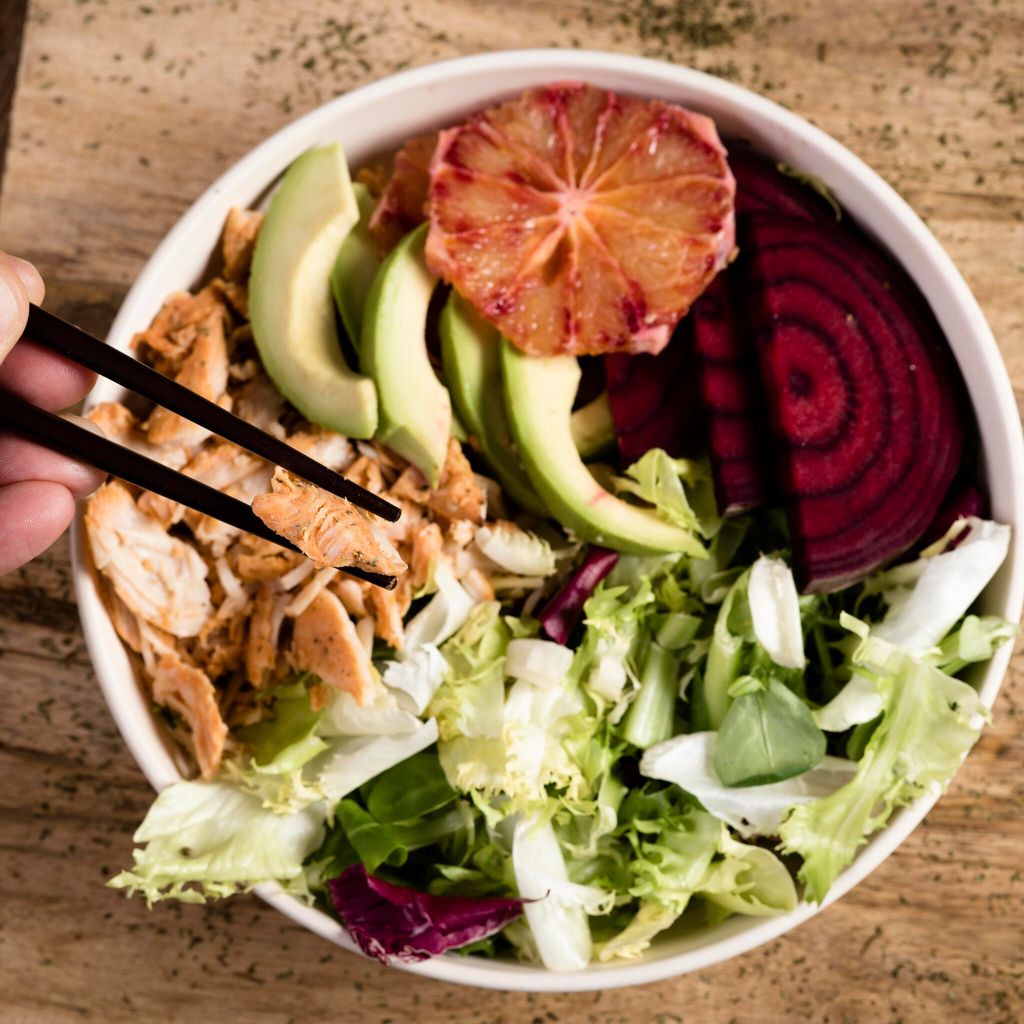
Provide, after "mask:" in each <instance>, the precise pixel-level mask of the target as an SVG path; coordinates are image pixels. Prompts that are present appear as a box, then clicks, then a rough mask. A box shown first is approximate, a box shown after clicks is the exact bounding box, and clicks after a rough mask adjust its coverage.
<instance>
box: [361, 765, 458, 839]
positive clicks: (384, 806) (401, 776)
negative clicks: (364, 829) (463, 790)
mask: <svg viewBox="0 0 1024 1024" xmlns="http://www.w3.org/2000/svg"><path fill="white" fill-rule="evenodd" d="M457 796H458V794H457V793H456V792H455V790H454V789H452V787H451V786H449V785H448V780H447V779H446V778H445V774H444V770H443V769H442V768H441V762H440V761H438V759H437V754H436V753H434V752H433V751H424V752H423V753H420V754H413V756H412V757H409V758H406V759H405V760H404V761H400V762H399V763H398V764H396V765H395V766H394V767H393V768H389V769H388V770H387V771H386V772H382V773H381V774H380V775H378V776H377V778H376V780H375V781H374V782H373V784H372V786H371V788H370V789H369V790H368V792H367V793H366V808H367V810H368V811H369V812H370V814H372V815H373V817H374V818H376V819H377V821H383V822H388V823H391V822H396V821H412V820H413V819H414V818H422V817H423V815H425V814H430V812H431V811H436V810H439V809H440V808H441V807H446V806H447V805H448V804H450V803H451V802H452V801H453V800H454V799H455V798H456V797H457Z"/></svg>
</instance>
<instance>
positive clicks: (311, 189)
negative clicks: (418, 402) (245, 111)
mask: <svg viewBox="0 0 1024 1024" xmlns="http://www.w3.org/2000/svg"><path fill="white" fill-rule="evenodd" d="M358 217H359V210H358V207H357V204H356V197H355V194H354V193H353V191H352V183H351V181H350V180H349V176H348V164H347V163H346V161H345V154H344V152H343V151H342V148H341V146H340V145H337V144H335V145H331V146H324V147H322V148H320V149H311V150H308V151H307V152H306V153H303V154H302V156H300V157H299V158H298V159H297V160H296V161H295V162H294V163H293V164H292V165H291V167H289V168H288V170H287V171H286V172H285V175H284V179H283V180H282V182H281V187H280V188H279V189H278V190H277V192H276V193H275V195H274V197H273V198H272V199H271V201H270V207H269V209H268V210H267V216H266V219H265V220H264V222H263V227H262V228H261V229H260V233H259V235H258V236H257V239H256V250H255V252H254V253H253V258H252V277H251V279H250V282H249V315H250V319H251V320H252V333H253V338H254V339H255V341H256V348H257V350H258V351H259V354H260V358H261V359H262V360H263V365H264V367H265V368H266V371H267V373H268V374H269V376H270V379H271V380H272V381H273V382H274V384H276V385H277V388H278V390H279V391H280V392H281V394H283V395H284V396H285V398H287V399H288V401H289V402H291V403H292V405H294V406H295V408H296V409H298V410H299V412H301V413H302V415H303V416H305V417H306V419H308V420H310V421H311V422H313V423H318V424H320V425H321V426H323V427H327V428H328V429H330V430H336V431H338V432H339V433H342V434H347V435H348V436H350V437H372V436H373V432H374V430H375V429H376V427H377V392H376V389H375V388H374V386H373V381H372V380H370V378H369V377H364V376H361V375H360V374H358V373H356V372H355V371H353V370H352V369H351V368H350V367H349V365H348V364H347V363H346V362H345V358H344V356H343V355H342V352H341V347H340V346H339V344H338V332H337V328H336V326H335V313H334V302H333V300H332V298H331V268H332V267H333V266H334V261H335V259H336V257H337V255H338V250H339V248H340V247H341V244H342V242H343V241H344V240H345V237H346V236H347V235H348V233H349V231H350V230H351V229H352V226H353V225H354V224H355V223H356V221H357V220H358Z"/></svg>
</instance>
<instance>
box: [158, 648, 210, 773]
mask: <svg viewBox="0 0 1024 1024" xmlns="http://www.w3.org/2000/svg"><path fill="white" fill-rule="evenodd" d="M153 700H155V701H156V702H157V704H162V705H164V706H166V707H169V708H170V709H171V710H172V711H174V712H175V713H176V714H178V715H180V716H181V717H182V718H183V719H184V720H185V722H186V723H187V724H188V727H189V731H190V733H191V736H192V743H193V747H194V749H195V754H196V761H197V763H198V764H199V772H200V774H201V775H202V776H203V778H204V779H211V778H213V776H214V775H216V774H217V769H218V768H219V767H220V761H221V757H222V756H223V754H224V742H225V740H226V739H227V735H228V727H227V726H226V725H225V724H224V720H223V719H222V718H221V715H220V709H219V707H218V706H217V691H216V690H214V688H213V683H211V682H210V679H209V677H208V676H207V675H206V673H205V672H203V671H202V669H199V668H196V667H195V666H194V665H188V664H186V663H185V662H184V661H182V660H181V658H179V657H177V656H176V655H174V654H165V655H164V656H163V657H162V658H161V659H160V661H159V662H158V664H157V666H156V672H155V673H154V674H153Z"/></svg>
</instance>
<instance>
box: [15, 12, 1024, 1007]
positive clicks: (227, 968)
mask: <svg viewBox="0 0 1024 1024" xmlns="http://www.w3.org/2000/svg"><path fill="white" fill-rule="evenodd" d="M6 3H10V0H0V7H5V4H6ZM16 42H17V40H16V39H13V38H11V37H10V33H7V34H5V36H4V37H3V38H0V48H2V49H3V50H4V52H5V53H8V52H9V50H8V48H9V47H13V46H15V45H16ZM549 45H557V46H569V47H571V46H586V47H592V48H604V49H610V50H620V51H624V52H630V53H639V54H646V55H649V56H655V57H661V58H664V59H668V60H671V61H675V62H677V63H679V64H688V65H692V66H696V67H699V68H702V69H705V70H709V71H711V72H713V73H715V74H719V75H722V76H724V77H727V78H729V79H731V80H733V81H736V82H738V83H740V84H742V85H745V86H749V87H751V88H753V89H756V90H759V91H760V92H763V93H764V94H766V95H767V96H770V97H772V98H774V99H776V100H778V101H780V102H781V103H784V104H785V105H787V106H788V107H790V108H792V109H793V110H795V111H797V112H798V113H800V114H802V115H803V116H805V117H808V118H810V119H811V120H812V121H814V122H815V123H816V124H818V125H820V126H821V127H822V128H824V129H825V130H826V131H828V132H830V133H832V134H833V135H834V136H836V137H837V138H838V139H840V140H841V141H842V142H844V143H846V144H847V145H848V146H850V147H851V148H852V149H853V150H855V151H856V152H857V153H859V154H860V155H861V156H862V157H864V158H865V159H866V160H867V161H868V162H869V163H870V164H872V165H873V166H874V167H875V168H877V169H878V170H879V171H880V172H881V173H882V174H883V175H884V176H885V177H886V178H887V179H888V180H889V181H890V182H892V183H893V184H894V185H895V186H896V187H897V188H898V189H899V190H900V191H901V192H902V193H903V195H905V196H906V197H907V199H908V200H909V201H910V202H911V204H912V205H913V206H914V207H915V208H916V209H917V210H918V211H919V212H920V214H921V215H922V216H923V217H924V218H925V219H926V220H927V221H928V223H929V224H930V226H931V228H932V230H933V231H934V232H935V233H936V234H937V235H938V237H939V239H940V240H941V241H942V242H943V244H944V245H945V246H946V247H947V248H948V250H949V252H950V253H951V255H952V256H953V258H954V260H955V261H956V262H957V264H958V265H959V266H960V268H961V269H962V271H963V273H964V274H965V276H966V278H967V280H968V282H969V283H970V285H971V287H972V288H973V289H974V291H975V294H976V295H977V296H978V298H979V299H980V301H981V304H982V306H983V307H984V309H985V312H986V314H987V315H988V317H989V320H990V322H991V324H992V327H993V328H994V330H995V332H996V335H997V337H998V339H999V342H1000V345H1001V348H1002V351H1003V354H1004V357H1005V359H1006V362H1007V365H1008V367H1009V369H1010V373H1011V376H1012V378H1013V381H1014V385H1015V387H1016V389H1017V394H1018V397H1019V396H1020V395H1021V394H1022V389H1024V302H1022V301H1021V296H1022V295H1024V159H1022V157H1021V155H1020V154H1021V153H1024V9H1022V6H1021V4H1020V2H1019V0H978V2H972V3H969V2H966V0H958V2H951V0H941V2H936V0H931V2H926V3H918V2H906V0H891V2H886V0H859V2H857V3H853V4H851V3H849V2H848V0H780V2H770V3H769V2H768V0H758V2H755V0H720V2H719V0H685V2H679V3H672V2H669V0H639V2H635V3H627V2H622V3H618V2H613V0H579V2H569V3H566V2H560V0H519V2H516V0H511V2H510V0H505V2H503V3H499V2H491V0H408V2H404V3H403V2H400V0H347V2H337V3H332V2H328V0H289V2H287V3H262V2H256V0H251V2H246V0H141V2H136V0H30V2H29V5H28V17H27V22H26V25H25V34H24V40H23V47H22V52H21V64H20V70H19V75H18V83H17V91H16V94H15V99H14V104H13V113H12V122H11V129H10V137H9V150H8V153H7V163H6V174H5V178H4V181H3V192H2V196H0V248H3V249H7V250H10V251H13V252H16V253H19V254H21V255H23V256H26V257H28V258H30V259H32V260H34V261H35V262H36V263H37V264H38V265H39V267H40V269H41V270H42V272H43V274H44V276H45V277H46V279H47V283H48V288H49V294H48V304H49V305H50V306H51V308H53V309H54V310H55V311H57V312H59V313H61V314H63V315H65V316H70V317H72V318H74V319H77V320H78V321H80V322H81V323H82V324H83V325H84V326H86V327H88V328H91V329H92V330H94V331H97V332H103V331H104V330H105V329H106V328H107V326H108V325H109V323H110V320H111V318H112V317H113V315H114V312H115V310H116V309H117V306H118V303H119V302H120V300H121V299H122V297H123V296H124V294H125V291H126V290H127V288H128V286H129V285H130V283H131V281H132V279H133V278H134V276H135V275H136V274H137V272H138V271H139V269H140V267H141V266H142V264H143V262H144V260H145V259H146V257H147V256H148V255H149V254H150V252H151V251H152V250H153V248H154V246H155V245H156V244H157V242H158V241H159V240H160V238H161V237H162V236H163V234H164V233H165V232H166V231H167V229H168V228H169V227H170V226H171V225H172V224H173V223H174V221H175V219H176V218H177V217H178V216H179V215H180V214H181V213H182V212H183V211H184V209H185V208H186V207H187V206H188V204H189V203H190V202H191V201H192V200H193V199H194V198H195V197H196V195H197V194H198V193H199V192H201V191H202V190H203V189H204V188H205V187H206V185H207V184H208V183H209V182H210V181H211V180H212V179H213V178H214V177H215V176H217V175H218V174H220V173H221V172H222V171H223V170H224V169H225V168H227V167H228V166H229V165H230V164H231V163H232V162H233V161H234V160H236V159H237V158H238V157H240V156H242V155H243V154H244V153H245V152H246V151H247V150H248V149H250V147H252V146H253V145H254V144H255V143H257V142H258V141H260V140H261V139H263V138H264V137H265V136H266V135H267V134H269V133H270V132H272V131H274V130H275V129H277V128H278V127H280V126H281V125H283V124H284V123H286V122H287V121H289V120H290V119H291V118H293V117H295V116H296V115H298V114H300V113H302V112H304V111H306V110H308V109H310V108H311V107H313V106H315V105H316V104H318V103H320V102H322V101H323V100H326V99H328V98H330V97H332V96H334V95H336V94H338V93H340V92H343V91H345V90H347V89H350V88H352V87H354V86H357V85H361V84H363V83H366V82H369V81H372V80H374V79H376V78H378V77H380V76H383V75H386V74H388V73H390V72H393V71H395V70H397V69H399V68H403V67H407V66H410V65H416V64H423V63H427V62H430V61H433V60H436V59H439V58H444V57H450V56H455V55H458V54H464V53H473V52H478V51H481V50H489V49H496V48H509V47H520V46H549ZM0 63H2V61H0ZM69 576H70V568H69V562H68V549H67V544H66V542H65V541H62V542H61V543H59V544H58V545H57V546H56V547H54V548H53V549H52V550H51V551H50V552H48V553H47V554H46V555H45V556H43V557H42V558H40V559H38V560H37V561H36V562H35V563H33V564H32V565H29V566H27V567H25V568H24V569H23V570H21V571H20V572H18V573H14V574H12V575H10V576H8V577H6V578H4V579H2V580H0V686H2V691H0V692H2V700H0V845H2V853H0V865H2V870H0V1021H2V1022H4V1024H8V1022H18V1024H22V1022H25V1024H28V1022H31V1024H37V1022H45V1024H64V1022H72V1021H75V1022H79V1021H82V1020H94V1021H101V1022H110V1024H114V1022H122V1021H125V1022H127V1021H132V1022H143V1024H149V1022H161V1024H162V1022H168V1021H174V1022H197V1024H198V1022H209V1021H217V1020H221V1019H231V1020H239V1021H245V1022H252V1024H286V1022H305V1021H316V1022H324V1021H345V1022H352V1024H364V1022H377V1024H388V1022H392V1021H395V1022H397V1021H401V1022H407V1021H408V1022H419V1021H423V1022H440V1021H460V1022H480V1024H513V1022H536V1024H542V1022H549V1021H550V1022H563V1024H566V1022H568V1024H584V1022H587V1024H589V1022H602V1024H605V1022H607V1024H612V1022H618V1021H622V1022H630V1024H633V1022H649V1024H682V1022H686V1024H699V1022H716V1024H717V1022H722V1024H732V1022H742V1024H748V1022H749V1024H755V1022H773V1024H774V1022H787V1021H816V1022H822V1024H824V1022H828V1024H850V1022H861V1021H870V1022H874V1021H885V1022H893V1024H895V1022H897V1021H902V1022H907V1024H910V1022H915V1024H918V1022H920V1024H924V1022H927V1024H931V1022H935V1024H939V1022H943V1024H945V1022H960V1021H973V1022H980V1024H988V1022H991V1024H996V1022H1005V1024H1011V1022H1018V1021H1022V1020H1024V956H1022V953H1024V939H1022V924H1024V916H1022V908H1024V867H1022V851H1024V809H1022V797H1024V782H1022V775H1024V733H1022V722H1024V719H1022V716H1021V703H1022V701H1024V659H1021V658H1020V657H1018V658H1017V659H1016V660H1015V663H1014V667H1013V669H1012V671H1011V673H1010V676H1009V678H1008V680H1007V683H1006V685H1005V687H1004V689H1003V693H1002V696H1001V697H1000V699H999V702H998V705H997V707H996V716H995V724H994V726H993V727H992V728H991V729H989V730H988V732H987V733H986V734H985V735H984V737H983V738H982V740H981V742H980V743H979V745H978V747H977V748H976V750H975V751H974V753H973V754H972V755H971V757H970V759H969V761H968V762H967V764H966V766H965V767H964V769H963V770H962V771H961V773H960V775H959V776H958V778H957V780H956V781H955V783H954V784H953V786H952V788H951V790H950V792H949V794H948V795H947V796H946V797H945V798H944V799H943V800H942V801H941V802H940V804H939V805H938V807H937V808H936V809H935V810H934V812H933V813H932V814H931V815H930V816H929V817H928V819H927V821H926V822H925V824H924V825H923V826H922V827H921V828H920V829H919V830H918V831H917V832H916V833H915V834H914V836H913V837H912V838H911V839H910V840H909V841H908V842H907V843H906V844H905V845H904V846H903V848H902V849H900V850H899V851H898V852H897V853H896V854H895V855H894V856H893V857H892V858H891V859H890V860H889V861H888V862H887V863H886V864H885V865H884V866H883V867H882V868H881V869H880V870H879V871H878V872H877V873H876V874H875V875H874V876H873V877H872V878H871V879H869V880H868V881H867V882H865V883H864V884H862V885H861V886H860V887H859V888H858V889H857V890H856V891H855V892H853V893H852V894H851V895H849V896H848V897H846V898H845V899H844V900H843V901H842V902H841V903H840V904H838V905H837V906H835V907H832V908H831V909H829V910H828V911H826V912H825V913H823V914H821V915H820V916H819V917H817V918H816V919H815V920H813V921H812V922H810V923H809V924H806V925H804V926H803V927H802V928H800V929H798V930H797V931H796V932H794V933H792V934H791V935H789V936H787V937H786V938H784V939H782V940H780V941H777V942H774V943H772V944H770V945H768V946H766V947H764V948H762V949H759V950H757V951H755V952H753V953H750V954H748V955H746V956H744V957H741V958H739V959H737V960H734V961H732V962H730V963H727V964H723V965H721V966H719V967H716V968H714V969H712V970H708V971H705V972H701V973H698V974H695V975H691V976H688V977H683V978H679V979H676V980H674V981H669V982H665V983H662V984H658V985H651V986H647V987H644V988H640V989H635V990H627V991H608V992H598V993H593V994H586V995H569V996H543V997H542V996H530V995H518V994H499V993H482V992H477V991H471V990H465V989H460V988H457V987H450V986H445V985H441V984H438V983H433V982H427V981H420V980H417V979H414V978H412V977H409V976H406V975H403V974H399V973H397V972H394V971H388V970H386V969H384V968H382V967H380V966H378V965H377V964H373V963H367V962H366V961H363V960H361V959H359V958H357V957H355V956H351V955H349V954H346V953H344V952H342V951H340V950H338V949H336V948H334V947H332V946H330V945H328V944H326V943H325V942H323V941H321V940H319V939H316V938H314V937H313V936H312V935H310V934H308V933H306V932H304V931H302V930H301V929H299V928H297V927H295V926H293V925H292V924H290V923H289V922H288V921H286V920H285V919H284V918H282V917H280V916H278V915H277V914H275V913H274V912H272V911H270V910H269V909H267V908H266V907H264V906H263V905H262V904H261V903H260V902H259V901H258V900H256V899H254V898H249V897H244V898H239V899H236V900H233V901H231V902H230V903H227V904H224V905H222V906H211V907H194V906H189V907H174V906H160V907H158V908H156V909H155V910H153V911H152V912H149V911H147V910H146V909H145V907H144V906H143V905H142V904H141V903H139V902H138V901H129V900H126V899H124V898H123V897H122V896H121V895H119V894H116V893H114V892H111V891H110V890H107V889H105V888H104V887H103V883H104V881H105V880H106V879H107V878H108V877H109V876H110V875H111V874H112V873H113V872H114V871H116V870H117V869H119V868H120V867H122V866H124V865H126V864H127V863H128V862H129V860H130V850H131V833H132V831H133V829H134V827H135V825H136V824H137V823H138V822H139V820H140V819H141V817H142V815H143V814H144V812H145V810H146V807H147V805H148V803H149V801H150V799H151V793H150V790H149V788H148V786H147V784H146V782H145V780H144V779H143V777H142V775H141V773H140V772H139V771H138V769H137V768H136V767H135V764H134V763H133V761H132V759H131V757H130V756H129V754H128V752H127V750H126V749H125V747H124V745H123V743H122V741H121V740H120V738H119V736H118V734H117V732H116V730H115V728H114V725H113V723H112V721H111V718H110V715H109V713H108V711H107V710H106V707H105V706H104V704H103V701H102V700H101V698H100V695H99V692H98V690H97V688H96V685H95V682H94V679H93V675H92V671H91V669H90V665H89V660H88V657H87V655H86V652H85V648H84V644H83V640H82V635H81V632H80V629H79V625H78V620H77V616H76V612H75V606H74V601H73V597H72V594H71V590H70V581H69Z"/></svg>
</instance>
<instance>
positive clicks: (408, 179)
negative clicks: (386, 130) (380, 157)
mask: <svg viewBox="0 0 1024 1024" xmlns="http://www.w3.org/2000/svg"><path fill="white" fill-rule="evenodd" d="M436 146H437V132H431V133H430V134H429V135H421V136H419V137H418V138H415V139H410V140H409V141H408V142H407V143H406V144H405V145H404V146H403V147H402V148H401V149H400V150H399V151H398V152H397V153H396V154H395V163H394V167H393V168H392V170H391V177H390V178H388V182H387V184H386V185H385V186H384V191H383V192H382V193H381V196H380V202H379V203H378V204H377V209H376V210H374V211H373V216H372V217H371V218H370V232H371V233H372V234H373V237H374V238H375V239H376V241H377V245H378V246H379V248H380V249H381V251H382V252H384V253H388V252H390V251H391V250H392V249H394V247H395V246H396V245H398V243H399V242H400V241H401V240H402V237H403V236H404V235H407V234H408V233H409V232H410V231H412V229H413V228H414V227H416V226H417V225H418V224H422V223H423V221H425V220H426V219H427V215H426V205H427V188H428V187H429V185H430V175H429V171H428V169H429V167H430V158H431V157H432V156H433V155H434V149H435V148H436Z"/></svg>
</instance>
